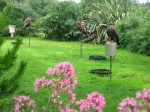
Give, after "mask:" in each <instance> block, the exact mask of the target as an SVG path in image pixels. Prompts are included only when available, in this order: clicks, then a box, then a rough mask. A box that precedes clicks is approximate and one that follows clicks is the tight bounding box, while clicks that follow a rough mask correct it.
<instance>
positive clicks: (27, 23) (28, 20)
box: [23, 15, 32, 28]
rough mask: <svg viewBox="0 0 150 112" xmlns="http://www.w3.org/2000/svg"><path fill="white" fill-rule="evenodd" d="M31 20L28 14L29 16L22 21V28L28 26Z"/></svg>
mask: <svg viewBox="0 0 150 112" xmlns="http://www.w3.org/2000/svg"><path fill="white" fill-rule="evenodd" d="M31 21H32V17H31V15H29V17H28V18H27V19H26V20H25V21H24V25H23V28H27V27H29V26H30V24H31Z"/></svg>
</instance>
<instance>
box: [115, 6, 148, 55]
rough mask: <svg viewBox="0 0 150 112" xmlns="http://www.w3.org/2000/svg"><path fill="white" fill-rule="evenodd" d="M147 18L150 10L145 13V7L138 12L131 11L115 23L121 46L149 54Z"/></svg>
mask: <svg viewBox="0 0 150 112" xmlns="http://www.w3.org/2000/svg"><path fill="white" fill-rule="evenodd" d="M149 18H150V11H147V12H146V13H145V9H144V8H142V9H140V12H139V13H137V14H133V13H131V14H130V15H129V17H127V18H125V19H124V20H122V21H120V22H119V23H118V24H117V27H118V30H119V34H120V43H121V47H122V48H127V49H129V50H130V51H132V52H135V53H141V54H145V55H148V56H150V52H149V51H150V47H149V45H150V44H149V42H150V31H149V29H150V26H149V22H150V20H149Z"/></svg>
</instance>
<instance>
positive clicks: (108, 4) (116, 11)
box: [89, 0, 135, 41]
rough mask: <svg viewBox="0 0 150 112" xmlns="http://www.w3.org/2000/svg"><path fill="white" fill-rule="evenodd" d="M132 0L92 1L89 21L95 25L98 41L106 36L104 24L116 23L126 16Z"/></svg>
mask: <svg viewBox="0 0 150 112" xmlns="http://www.w3.org/2000/svg"><path fill="white" fill-rule="evenodd" d="M134 3H135V2H134V1H133V0H100V1H98V2H96V3H93V8H92V10H91V12H90V13H89V18H90V21H91V23H94V24H95V25H96V27H95V30H96V32H97V33H96V36H95V37H98V38H97V40H98V41H101V40H102V41H104V40H105V39H106V38H105V37H107V36H106V26H107V25H108V24H110V23H113V24H116V23H117V22H118V21H119V20H121V19H122V18H124V17H126V16H127V15H128V14H129V13H130V12H132V11H133V10H135V9H134V6H135V5H134Z"/></svg>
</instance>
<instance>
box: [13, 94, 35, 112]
mask: <svg viewBox="0 0 150 112" xmlns="http://www.w3.org/2000/svg"><path fill="white" fill-rule="evenodd" d="M34 103H35V102H34V100H32V99H30V97H28V96H19V97H18V98H15V99H14V108H13V109H12V110H11V112H34V109H35V107H36V106H35V104H34Z"/></svg>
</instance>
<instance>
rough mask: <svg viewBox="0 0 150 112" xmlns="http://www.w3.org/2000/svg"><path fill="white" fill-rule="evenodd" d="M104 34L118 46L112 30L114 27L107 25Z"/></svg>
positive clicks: (116, 36)
mask: <svg viewBox="0 0 150 112" xmlns="http://www.w3.org/2000/svg"><path fill="white" fill-rule="evenodd" d="M106 33H107V35H108V37H109V38H110V40H111V41H113V42H116V43H117V45H120V43H119V36H118V34H117V32H116V29H115V28H114V25H108V27H107V29H106Z"/></svg>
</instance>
